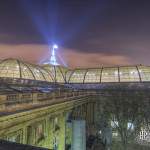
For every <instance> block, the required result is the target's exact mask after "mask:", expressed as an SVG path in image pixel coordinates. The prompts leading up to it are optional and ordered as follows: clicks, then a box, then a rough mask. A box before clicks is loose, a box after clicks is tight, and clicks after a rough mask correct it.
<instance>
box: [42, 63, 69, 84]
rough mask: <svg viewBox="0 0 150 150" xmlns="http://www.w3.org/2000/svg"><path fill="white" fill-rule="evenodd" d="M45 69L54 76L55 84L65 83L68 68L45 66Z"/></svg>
mask: <svg viewBox="0 0 150 150" xmlns="http://www.w3.org/2000/svg"><path fill="white" fill-rule="evenodd" d="M43 68H44V69H45V70H47V71H48V72H49V73H50V74H52V76H53V78H54V80H55V82H59V83H65V74H66V71H67V68H65V67H62V66H52V65H44V66H43Z"/></svg>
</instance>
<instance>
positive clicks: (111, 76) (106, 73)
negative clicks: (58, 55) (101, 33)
mask: <svg viewBox="0 0 150 150" xmlns="http://www.w3.org/2000/svg"><path fill="white" fill-rule="evenodd" d="M66 79H67V82H68V83H105V82H144V81H150V67H149V66H142V65H138V66H122V67H103V68H97V69H92V68H91V69H75V70H69V71H68V72H67V73H66Z"/></svg>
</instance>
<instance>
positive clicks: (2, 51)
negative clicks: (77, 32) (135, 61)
mask: <svg viewBox="0 0 150 150" xmlns="http://www.w3.org/2000/svg"><path fill="white" fill-rule="evenodd" d="M59 53H60V55H61V57H62V58H63V59H64V61H65V62H66V63H67V64H68V66H69V67H71V68H75V67H100V66H102V65H103V66H114V65H127V64H131V62H132V61H131V60H130V58H128V57H126V56H122V55H107V54H105V53H85V52H79V51H76V50H72V49H65V48H61V47H60V48H59ZM5 58H18V59H22V60H24V61H28V62H31V63H39V62H41V61H44V60H47V59H49V58H50V51H49V48H48V46H47V45H40V44H21V45H4V44H0V59H5Z"/></svg>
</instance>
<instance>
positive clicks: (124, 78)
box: [119, 67, 140, 82]
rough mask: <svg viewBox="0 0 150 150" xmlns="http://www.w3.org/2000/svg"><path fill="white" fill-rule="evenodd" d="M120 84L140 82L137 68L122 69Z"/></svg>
mask: <svg viewBox="0 0 150 150" xmlns="http://www.w3.org/2000/svg"><path fill="white" fill-rule="evenodd" d="M119 73H120V82H135V81H140V79H139V74H138V71H137V68H136V67H120V68H119Z"/></svg>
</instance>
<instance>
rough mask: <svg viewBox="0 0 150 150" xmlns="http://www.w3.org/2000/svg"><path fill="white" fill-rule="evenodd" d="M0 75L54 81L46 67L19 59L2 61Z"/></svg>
mask: <svg viewBox="0 0 150 150" xmlns="http://www.w3.org/2000/svg"><path fill="white" fill-rule="evenodd" d="M0 77H1V78H2V77H3V78H6V77H8V78H21V79H30V80H39V81H47V82H53V80H52V78H51V76H50V75H49V72H47V71H46V70H45V69H44V68H42V67H40V66H36V65H33V64H29V63H25V62H23V61H20V60H17V59H5V60H2V61H1V62H0Z"/></svg>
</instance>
